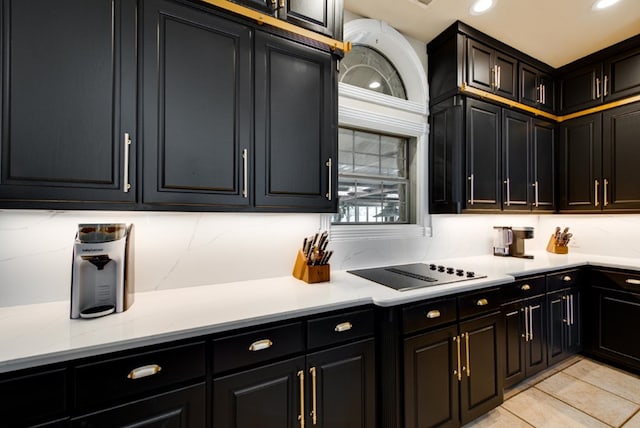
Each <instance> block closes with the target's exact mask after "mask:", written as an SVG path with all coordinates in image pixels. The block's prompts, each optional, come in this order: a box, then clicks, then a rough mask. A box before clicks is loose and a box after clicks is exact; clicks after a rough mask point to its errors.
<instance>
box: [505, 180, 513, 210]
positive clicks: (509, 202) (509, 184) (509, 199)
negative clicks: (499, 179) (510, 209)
mask: <svg viewBox="0 0 640 428" xmlns="http://www.w3.org/2000/svg"><path fill="white" fill-rule="evenodd" d="M504 184H506V185H507V206H510V205H511V180H509V179H508V178H507V179H506V180H505V181H504Z"/></svg>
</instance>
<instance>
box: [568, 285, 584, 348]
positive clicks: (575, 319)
mask: <svg viewBox="0 0 640 428" xmlns="http://www.w3.org/2000/svg"><path fill="white" fill-rule="evenodd" d="M565 300H566V303H567V313H566V315H565V318H566V320H567V321H566V329H567V334H566V335H565V338H566V342H565V348H566V351H567V353H569V354H575V353H576V352H579V351H580V350H581V349H582V322H581V319H582V316H581V308H582V304H581V301H582V293H581V292H580V290H579V289H577V288H572V289H571V290H570V291H569V293H567V295H566V296H565Z"/></svg>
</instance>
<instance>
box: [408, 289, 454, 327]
mask: <svg viewBox="0 0 640 428" xmlns="http://www.w3.org/2000/svg"><path fill="white" fill-rule="evenodd" d="M457 317H458V314H457V311H456V299H455V297H453V298H448V299H440V300H430V301H428V302H422V303H418V304H417V305H411V306H407V307H405V308H403V309H402V332H403V333H404V334H408V333H412V332H414V331H418V330H424V329H428V328H433V327H438V326H440V325H444V324H447V323H450V322H454V321H456V319H457Z"/></svg>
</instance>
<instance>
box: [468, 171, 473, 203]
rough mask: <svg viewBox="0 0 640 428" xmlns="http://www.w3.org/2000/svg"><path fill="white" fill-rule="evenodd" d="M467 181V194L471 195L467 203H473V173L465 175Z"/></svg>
mask: <svg viewBox="0 0 640 428" xmlns="http://www.w3.org/2000/svg"><path fill="white" fill-rule="evenodd" d="M467 181H469V195H470V196H471V198H470V199H469V205H473V174H471V175H470V176H469V177H467Z"/></svg>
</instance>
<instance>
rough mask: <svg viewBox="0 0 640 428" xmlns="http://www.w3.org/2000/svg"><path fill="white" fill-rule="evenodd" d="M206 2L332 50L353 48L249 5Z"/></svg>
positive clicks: (205, 1)
mask: <svg viewBox="0 0 640 428" xmlns="http://www.w3.org/2000/svg"><path fill="white" fill-rule="evenodd" d="M201 1H203V2H204V3H208V4H210V5H213V6H216V7H219V8H220V9H224V10H226V11H229V12H232V13H235V14H236V15H241V16H244V17H246V18H250V19H253V20H255V21H256V22H257V23H258V24H261V25H262V24H267V25H270V26H272V27H276V28H280V29H281V30H285V31H288V32H290V33H294V34H297V35H299V36H302V37H305V38H307V39H311V40H314V41H316V42H320V43H322V44H324V45H327V46H328V47H329V49H331V50H340V51H342V52H344V53H345V54H346V53H347V52H349V51H350V50H351V42H341V41H339V40H335V39H332V38H330V37H327V36H323V35H322V34H318V33H315V32H313V31H310V30H307V29H305V28H300V27H298V26H296V25H293V24H290V23H288V22H286V21H282V20H281V19H277V18H275V17H273V16H271V15H267V14H264V13H262V12H259V11H257V10H253V9H249V8H248V7H244V6H240V5H239V4H236V3H232V2H230V1H229V0H201Z"/></svg>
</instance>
